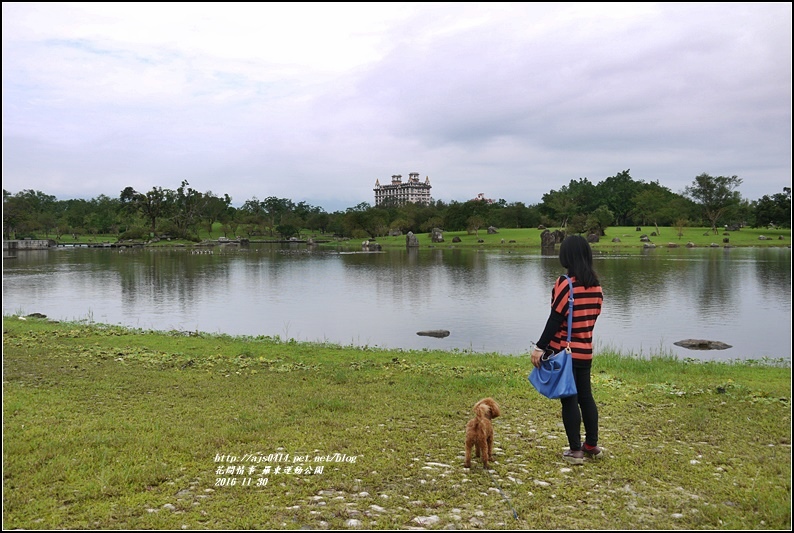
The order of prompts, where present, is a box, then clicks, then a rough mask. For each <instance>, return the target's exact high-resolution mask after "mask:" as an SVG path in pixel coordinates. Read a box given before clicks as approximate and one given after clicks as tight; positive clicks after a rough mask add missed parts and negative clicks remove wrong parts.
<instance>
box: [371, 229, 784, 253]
mask: <svg viewBox="0 0 794 533" xmlns="http://www.w3.org/2000/svg"><path fill="white" fill-rule="evenodd" d="M550 231H554V228H551V229H550ZM655 232H656V228H654V227H643V228H642V231H637V229H636V227H620V226H617V227H611V228H607V231H606V233H607V234H606V236H603V237H601V238H600V240H599V242H597V243H593V244H592V247H593V250H594V251H596V252H598V251H602V252H615V251H624V250H626V251H628V250H638V249H642V248H644V247H645V242H643V241H641V240H640V237H641V236H642V235H648V238H649V239H650V244H653V245H655V246H656V247H668V246H680V247H685V246H686V245H687V243H689V242H691V243H692V244H694V246H696V247H699V248H703V247H710V246H719V247H724V246H763V247H772V246H777V247H780V246H791V230H790V229H775V230H769V229H761V228H756V229H753V228H742V229H741V230H739V231H733V232H730V231H728V232H726V231H720V232H718V233H717V234H716V235H715V234H714V232H712V231H711V230H710V229H709V228H703V227H701V228H694V227H690V228H683V231H682V235H681V236H680V237H679V236H678V230H677V229H675V228H669V227H661V228H659V234H658V235H652V233H655ZM541 233H543V230H539V229H536V228H521V229H497V233H493V234H488V232H487V231H486V230H484V229H483V230H480V231H479V232H477V233H469V232H466V231H447V232H444V234H443V235H444V242H442V243H433V242H431V239H430V235H429V234H427V233H420V234H417V235H416V236H417V239H418V241H419V245H420V247H422V248H427V247H428V246H432V247H435V248H453V247H464V248H503V249H510V248H539V247H540V245H541V240H540V235H541ZM762 236H763V237H765V238H764V239H760V238H759V237H762ZM455 237H458V238H459V239H460V242H458V243H455V242H452V241H453V239H454V238H455ZM614 238H618V239H620V242H612V239H614ZM723 239H728V242H727V243H725V242H723ZM376 240H377V242H378V243H379V244H381V245H382V246H385V247H396V246H401V247H404V246H405V245H406V237H405V236H404V235H401V236H397V237H379V238H377V239H376ZM480 241H482V242H480ZM356 244H360V243H358V242H356Z"/></svg>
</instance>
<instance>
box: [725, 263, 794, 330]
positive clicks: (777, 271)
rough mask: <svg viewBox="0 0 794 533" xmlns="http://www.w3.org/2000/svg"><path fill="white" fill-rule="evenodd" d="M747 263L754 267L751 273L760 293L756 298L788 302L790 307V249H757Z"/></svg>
mask: <svg viewBox="0 0 794 533" xmlns="http://www.w3.org/2000/svg"><path fill="white" fill-rule="evenodd" d="M734 251H737V250H734ZM748 261H751V264H752V265H753V266H754V269H753V273H754V274H755V277H756V284H757V285H758V289H759V291H760V293H761V294H759V296H758V297H759V298H763V299H765V300H779V301H781V302H788V303H789V305H790V304H791V249H790V248H759V249H758V250H756V251H755V253H754V254H753V255H752V256H749V258H748ZM780 318H781V319H783V318H785V317H780Z"/></svg>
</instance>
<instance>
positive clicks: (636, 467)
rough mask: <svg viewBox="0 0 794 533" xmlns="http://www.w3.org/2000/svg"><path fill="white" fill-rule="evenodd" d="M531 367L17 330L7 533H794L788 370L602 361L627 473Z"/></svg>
mask: <svg viewBox="0 0 794 533" xmlns="http://www.w3.org/2000/svg"><path fill="white" fill-rule="evenodd" d="M529 368H530V363H529V360H528V358H526V357H505V356H497V355H482V354H471V353H461V352H452V353H450V352H439V351H410V352H409V351H397V350H377V349H374V350H373V349H365V348H358V347H343V346H336V345H325V344H312V343H296V342H276V341H274V340H272V339H268V338H256V339H254V338H240V337H227V336H218V335H204V334H193V335H188V334H185V333H177V332H174V333H171V334H169V333H153V332H144V331H136V330H129V329H123V328H119V327H111V326H98V325H85V324H76V323H71V324H70V323H52V322H48V321H46V320H34V319H28V320H20V319H18V318H15V317H8V316H7V317H4V319H3V376H4V381H3V489H4V490H3V526H4V529H12V528H26V529H37V528H41V529H55V528H57V529H60V528H66V529H121V528H129V529H180V528H190V529H225V528H229V529H240V528H258V529H299V528H315V529H325V528H339V529H346V528H350V529H352V528H364V529H405V528H410V527H419V526H424V527H427V528H430V529H444V528H455V529H479V528H489V529H582V530H599V529H605V530H614V529H662V530H664V529H789V528H790V527H791V407H790V400H791V369H790V366H789V365H788V364H787V363H786V364H780V363H779V364H774V362H764V363H762V362H744V363H731V364H725V363H691V362H681V361H677V360H675V359H671V358H663V357H659V358H654V359H651V360H638V359H634V358H631V357H627V356H619V355H616V354H607V353H601V354H598V355H597V361H596V363H595V366H594V370H593V372H594V374H593V382H594V390H595V394H596V400H597V402H598V403H599V406H600V418H601V424H600V425H601V439H600V444H601V445H602V446H603V447H604V448H605V449H606V452H605V455H606V457H605V458H603V459H600V460H588V461H586V463H585V464H584V465H583V466H575V467H571V466H569V465H567V464H565V463H563V462H562V460H561V453H562V451H563V450H564V449H565V447H566V442H565V434H564V431H563V429H562V427H561V424H560V417H559V404H558V402H554V401H551V400H546V399H544V398H542V397H541V396H539V395H538V394H537V393H536V392H535V391H534V390H533V389H532V388H531V386H530V385H529V382H528V381H527V379H526V375H527V373H528V372H529ZM484 396H491V397H493V398H495V399H496V401H497V402H498V403H499V404H500V405H501V407H502V416H501V417H500V418H497V419H495V420H494V427H495V433H496V435H495V443H496V451H495V463H494V464H493V470H492V471H491V473H490V475H489V473H488V472H486V471H484V470H483V469H482V466H481V463H479V462H475V463H474V464H473V466H472V468H471V470H467V469H464V468H463V466H462V465H463V453H464V449H463V442H464V434H463V428H464V426H465V424H466V421H467V420H468V418H469V416H470V411H471V407H472V405H473V404H474V403H475V402H476V401H477V400H478V399H480V398H481V397H484ZM230 456H231V457H230ZM268 466H269V467H271V469H270V472H269V473H268V474H263V473H262V471H263V469H264V468H266V467H268ZM240 467H242V472H238V470H237V469H238V468H240ZM251 467H253V468H255V470H254V472H252V473H249V472H250V471H249V469H250V468H251ZM248 480H250V482H249V481H248ZM249 483H250V484H249Z"/></svg>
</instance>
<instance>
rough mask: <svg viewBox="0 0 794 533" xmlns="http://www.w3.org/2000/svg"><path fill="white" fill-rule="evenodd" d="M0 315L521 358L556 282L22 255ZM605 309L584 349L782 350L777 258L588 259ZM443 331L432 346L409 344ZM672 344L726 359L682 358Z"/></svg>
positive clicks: (511, 268) (12, 269)
mask: <svg viewBox="0 0 794 533" xmlns="http://www.w3.org/2000/svg"><path fill="white" fill-rule="evenodd" d="M3 266H4V268H3V312H4V313H6V314H10V313H18V312H27V313H32V312H41V313H44V314H46V315H48V316H50V317H52V318H55V319H65V320H72V319H85V318H88V317H90V318H93V319H94V320H95V321H98V322H107V323H111V324H123V325H128V326H134V327H143V328H154V329H162V330H167V329H180V330H190V331H193V330H200V331H207V332H212V333H228V334H232V335H238V334H239V335H278V336H280V337H285V338H296V339H299V340H307V341H328V342H334V343H339V344H355V345H365V344H366V345H377V346H383V347H389V348H405V349H420V348H443V349H464V350H473V351H496V352H501V353H508V354H520V353H525V352H526V351H527V350H528V349H529V346H530V343H531V342H532V341H535V340H537V337H538V336H539V335H540V333H541V330H542V328H543V325H544V324H545V320H546V317H547V316H548V309H549V301H550V296H551V287H552V284H553V282H554V280H555V279H556V278H557V276H559V275H560V274H561V273H562V268H561V267H560V264H559V259H558V257H557V255H556V253H537V252H532V253H528V252H515V251H504V252H502V251H488V252H485V251H476V250H463V249H438V248H437V249H428V248H425V249H401V250H393V251H392V250H390V251H387V252H382V253H360V252H356V253H337V252H336V251H327V250H321V249H316V248H307V247H305V246H301V245H289V246H252V247H250V248H239V247H235V248H231V247H229V248H225V247H216V248H215V249H214V250H213V253H204V254H196V253H191V252H190V251H189V250H186V249H159V250H150V249H137V250H126V251H124V252H123V253H119V252H116V251H111V250H98V249H70V250H64V249H59V250H52V251H27V252H24V253H20V254H19V256H18V258H17V259H13V260H5V261H4V265H3ZM595 266H596V269H597V271H598V273H599V276H600V278H601V281H602V285H603V287H604V294H605V302H604V310H603V313H602V316H601V318H600V319H599V322H598V324H597V326H596V343H597V345H596V348H597V349H603V348H607V347H609V348H616V349H621V350H625V351H632V352H635V353H636V352H640V353H643V354H652V353H654V352H659V351H662V352H666V353H670V352H672V353H674V354H676V355H679V356H681V357H694V358H699V359H711V358H717V359H732V358H758V357H762V356H774V357H780V355H781V354H780V351H779V350H780V344H781V342H780V341H781V337H785V339H783V340H785V341H786V342H785V345H786V347H787V352H786V353H785V354H784V355H787V356H788V357H790V347H791V342H790V341H791V326H790V319H791V251H790V249H787V248H778V249H757V250H756V249H744V248H743V249H739V248H734V249H699V250H698V249H694V250H689V249H685V248H681V249H656V250H652V251H649V252H648V253H644V254H640V255H630V256H629V255H624V256H619V255H613V254H607V255H597V256H596V259H595ZM425 329H448V330H450V331H451V332H452V334H451V335H450V336H449V337H447V338H446V339H443V340H441V339H434V338H427V337H419V336H417V335H416V332H417V331H420V330H425ZM685 338H706V339H710V340H719V341H722V342H726V343H728V344H731V345H733V346H734V348H732V349H730V350H725V351H720V352H694V351H689V350H686V349H683V348H680V347H676V346H674V345H673V343H674V342H675V341H678V340H681V339H685Z"/></svg>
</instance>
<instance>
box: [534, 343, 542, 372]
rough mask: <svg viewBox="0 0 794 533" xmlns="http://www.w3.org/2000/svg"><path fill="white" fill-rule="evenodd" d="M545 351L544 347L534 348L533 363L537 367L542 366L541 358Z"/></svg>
mask: <svg viewBox="0 0 794 533" xmlns="http://www.w3.org/2000/svg"><path fill="white" fill-rule="evenodd" d="M544 353H545V350H543V348H538V347H537V346H536V347H535V349H534V350H532V364H533V365H534V366H535V368H540V358H541V357H543V354H544Z"/></svg>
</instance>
